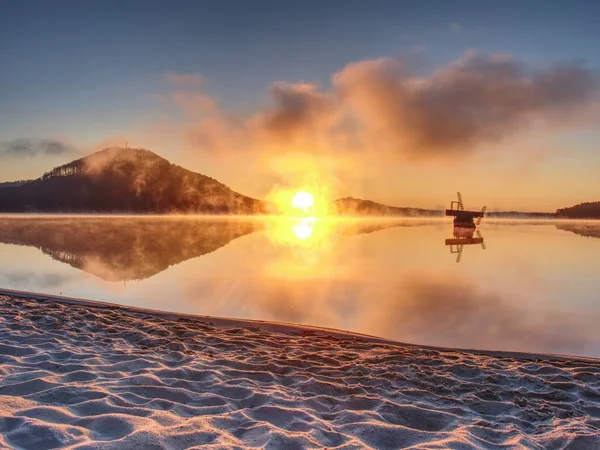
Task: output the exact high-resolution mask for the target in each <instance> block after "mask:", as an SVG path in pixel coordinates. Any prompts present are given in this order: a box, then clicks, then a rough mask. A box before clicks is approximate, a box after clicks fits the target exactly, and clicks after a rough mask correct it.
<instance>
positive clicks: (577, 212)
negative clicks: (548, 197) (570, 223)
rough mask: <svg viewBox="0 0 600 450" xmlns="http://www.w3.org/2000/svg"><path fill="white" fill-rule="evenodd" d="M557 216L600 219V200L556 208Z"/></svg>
mask: <svg viewBox="0 0 600 450" xmlns="http://www.w3.org/2000/svg"><path fill="white" fill-rule="evenodd" d="M556 217H564V218H569V219H600V202H586V203H579V204H578V205H575V206H571V207H570V208H562V209H557V210H556Z"/></svg>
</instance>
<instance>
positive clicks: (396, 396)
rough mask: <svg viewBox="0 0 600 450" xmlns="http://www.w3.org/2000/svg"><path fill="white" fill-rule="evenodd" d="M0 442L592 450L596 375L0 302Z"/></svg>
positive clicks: (113, 310)
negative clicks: (576, 449) (566, 449)
mask: <svg viewBox="0 0 600 450" xmlns="http://www.w3.org/2000/svg"><path fill="white" fill-rule="evenodd" d="M475 345H476V343H475ZM0 444H1V446H2V447H3V448H25V449H50V448H73V449H74V448H77V449H129V448H143V449H162V448H166V449H183V448H195V447H199V446H207V447H208V448H285V449H294V448H324V447H325V448H344V449H350V448H383V449H393V448H427V449H432V448H453V449H467V448H494V449H497V448H535V449H538V448H539V449H541V448H556V449H559V448H560V449H565V448H569V449H575V448H578V449H591V448H600V361H598V360H592V359H576V358H565V357H562V358H561V357H555V356H544V355H524V354H508V353H506V354H503V353H499V352H493V353H492V352H477V351H461V350H450V349H442V348H437V349H436V348H430V347H419V346H415V345H407V344H400V343H395V342H388V341H384V340H381V339H376V338H370V337H367V336H362V335H353V334H349V333H343V332H335V331H330V330H325V329H317V328H309V327H298V326H293V325H285V324H270V323H266V322H251V321H239V320H226V319H217V318H210V317H193V316H183V315H174V314H165V313H162V314H161V313H154V312H152V311H148V310H140V309H134V308H125V307H118V306H112V305H107V304H102V303H97V302H89V301H79V300H72V299H71V300H70V299H65V298H62V297H51V296H45V295H35V294H25V293H15V292H12V293H11V292H8V291H2V292H0Z"/></svg>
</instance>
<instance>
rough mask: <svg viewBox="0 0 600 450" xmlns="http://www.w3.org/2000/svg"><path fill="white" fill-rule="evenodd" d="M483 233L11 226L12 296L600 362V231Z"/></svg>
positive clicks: (201, 224) (32, 221)
mask: <svg viewBox="0 0 600 450" xmlns="http://www.w3.org/2000/svg"><path fill="white" fill-rule="evenodd" d="M480 228H481V236H480V237H479V236H478V235H474V236H472V237H468V236H464V235H460V234H458V235H457V234H456V233H455V232H454V230H453V228H452V224H451V222H450V221H448V220H446V219H404V220H402V219H368V220H366V219H365V220H352V219H340V220H334V219H323V220H319V219H271V218H269V219H264V218H263V219H250V218H200V217H171V218H169V217H164V216H163V217H110V218H107V217H94V216H89V217H81V216H80V217H77V218H70V217H64V216H55V217H49V216H30V217H18V216H0V259H1V261H2V262H3V264H2V265H1V266H0V287H3V288H9V289H19V290H28V291H34V292H45V293H49V294H62V295H65V296H72V297H83V298H91V299H97V300H103V301H109V302H114V303H118V304H126V305H135V306H140V307H147V308H155V309H162V310H169V311H176V312H186V313H194V314H203V315H212V316H229V317H237V318H247V319H260V320H270V321H282V322H294V323H302V324H308V325H318V326H325V327H332V328H339V329H344V330H350V331H355V332H361V333H367V334H372V335H376V336H381V337H385V338H390V339H395V340H399V341H405V342H410V343H415V344H427V345H435V346H449V347H461V348H485V349H494V350H507V351H524V352H550V353H561V354H569V355H585V356H597V357H598V356H600V329H598V327H597V324H598V323H599V320H600V301H599V300H600V297H599V294H598V292H600V279H599V278H598V276H597V274H598V273H600V259H598V257H597V255H598V254H600V224H597V223H593V222H568V221H564V222H553V221H503V220H495V221H494V220H490V221H484V222H483V224H482V226H481V227H480ZM447 244H448V245H447ZM450 244H452V245H450ZM457 260H458V261H459V262H458V263H457Z"/></svg>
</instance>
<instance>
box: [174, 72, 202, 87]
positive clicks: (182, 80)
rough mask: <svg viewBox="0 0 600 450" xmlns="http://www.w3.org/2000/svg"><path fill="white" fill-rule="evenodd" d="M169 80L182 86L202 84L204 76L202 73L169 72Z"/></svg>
mask: <svg viewBox="0 0 600 450" xmlns="http://www.w3.org/2000/svg"><path fill="white" fill-rule="evenodd" d="M166 78H167V81H169V82H170V83H173V84H176V85H180V86H196V87H197V86H202V84H203V83H204V78H203V77H202V75H200V74H195V73H193V74H178V73H174V72H169V73H168V74H167V75H166Z"/></svg>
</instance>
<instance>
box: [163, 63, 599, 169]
mask: <svg viewBox="0 0 600 450" xmlns="http://www.w3.org/2000/svg"><path fill="white" fill-rule="evenodd" d="M411 66H412V64H411V62H410V60H409V59H406V60H402V59H394V58H380V59H372V60H363V61H359V62H353V63H350V64H348V65H346V66H345V67H343V68H342V69H341V70H340V71H338V72H336V73H334V74H333V75H332V77H331V87H330V88H328V89H323V88H321V87H320V86H318V85H317V84H314V83H309V82H300V83H289V82H277V83H274V84H273V85H272V86H271V87H270V89H269V90H268V92H267V94H268V97H267V101H266V102H265V104H263V105H262V106H261V107H259V108H258V109H256V110H254V112H250V113H246V114H235V113H231V112H229V111H226V110H225V109H224V108H223V107H222V105H220V104H219V102H218V101H217V100H216V99H214V98H213V97H211V96H210V95H208V94H207V93H206V92H205V91H204V89H203V86H202V84H201V77H198V81H197V82H196V81H195V80H196V77H197V76H191V77H192V78H191V79H190V80H188V79H187V77H188V76H184V75H181V76H180V75H177V76H176V75H172V78H173V80H174V81H175V82H176V84H177V87H178V89H177V91H176V92H174V93H172V95H171V96H170V100H171V102H172V103H173V104H174V105H177V106H178V107H179V108H180V110H182V111H185V113H186V114H187V116H186V117H185V119H184V120H183V121H182V123H184V124H185V125H184V126H183V127H182V130H183V132H184V133H185V134H186V136H187V138H186V139H187V140H188V141H189V142H190V144H191V145H192V146H193V147H194V148H196V149H202V150H208V151H218V152H221V153H222V152H237V153H239V152H247V151H255V152H259V153H263V154H273V153H285V152H303V153H313V154H319V155H336V156H337V157H340V155H341V156H344V155H345V156H347V155H349V154H352V155H362V157H363V158H365V157H368V158H370V157H374V156H377V155H378V154H379V155H386V158H387V160H389V157H391V158H392V159H393V158H394V157H396V158H398V157H402V158H406V157H408V158H411V159H413V160H423V159H432V158H433V159H439V158H447V159H452V158H454V157H455V156H457V155H458V156H466V155H469V154H472V153H473V152H475V151H477V150H478V149H482V148H486V147H489V145H490V144H499V143H502V142H504V141H505V140H507V139H509V138H512V137H514V136H516V135H518V134H519V133H522V132H523V131H528V130H530V129H533V128H535V129H540V128H541V129H543V128H544V127H553V126H555V125H556V124H558V123H560V124H561V126H572V125H577V124H578V123H577V120H579V119H580V118H581V117H582V116H581V114H579V115H578V114H575V113H579V112H580V111H584V109H585V107H586V106H587V105H589V104H591V103H592V100H593V99H594V98H597V97H596V94H597V89H596V88H597V86H598V84H597V80H596V77H595V75H594V74H592V73H591V72H590V71H588V70H587V69H586V68H585V67H584V66H583V65H582V64H580V63H577V62H572V63H567V64H562V65H556V66H553V67H549V68H546V69H543V70H542V69H539V70H531V69H530V68H528V67H527V65H526V64H525V63H523V62H522V61H519V60H518V59H516V58H514V57H512V56H510V55H505V54H480V53H476V52H468V53H466V54H464V55H463V56H461V57H460V58H458V59H457V60H455V61H452V62H450V63H448V64H445V65H443V66H441V67H438V68H437V69H436V70H434V71H432V72H431V73H428V74H424V75H423V74H421V75H419V76H416V75H414V71H413V67H411ZM565 119H568V120H565Z"/></svg>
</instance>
